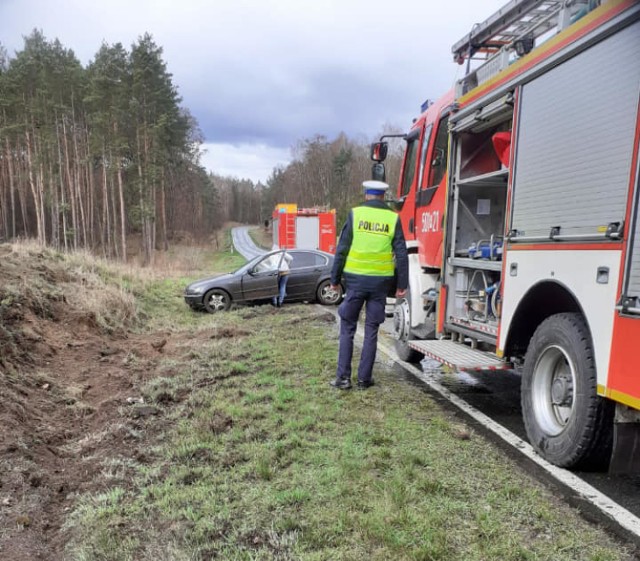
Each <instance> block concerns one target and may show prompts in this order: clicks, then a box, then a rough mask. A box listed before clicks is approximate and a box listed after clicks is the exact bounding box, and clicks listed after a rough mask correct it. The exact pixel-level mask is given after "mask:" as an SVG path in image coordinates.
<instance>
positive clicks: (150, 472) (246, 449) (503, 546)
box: [67, 288, 632, 561]
mask: <svg viewBox="0 0 640 561" xmlns="http://www.w3.org/2000/svg"><path fill="white" fill-rule="evenodd" d="M158 290H159V291H160V292H161V291H162V290H161V288H159V289H158ZM167 290H169V289H167ZM166 298H167V299H170V298H171V295H170V294H166ZM174 312H175V313H174V315H178V314H182V318H183V319H184V321H183V320H182V319H179V318H178V319H177V320H176V321H177V322H178V324H180V325H183V326H185V327H183V329H184V330H185V335H188V336H185V337H183V338H182V341H183V343H182V346H181V348H180V349H179V351H178V353H177V354H176V355H173V356H167V357H166V359H165V364H164V367H163V368H166V370H167V371H169V370H170V371H171V372H172V373H173V375H172V376H171V377H168V376H167V377H162V370H163V369H162V368H161V369H159V372H158V374H159V377H158V378H155V379H152V380H151V381H150V382H148V383H147V385H146V386H145V387H144V388H143V393H144V396H145V399H146V401H147V402H148V403H153V404H154V406H155V407H157V408H158V409H159V410H160V413H161V415H160V416H159V417H155V418H154V420H152V421H151V420H150V421H149V422H148V426H147V430H149V431H150V432H151V431H156V436H155V446H154V447H153V448H152V449H150V450H146V451H143V452H144V454H142V455H141V456H142V457H146V460H144V461H143V460H140V461H138V460H133V459H132V460H130V467H133V470H134V473H135V475H134V477H133V478H131V477H120V478H119V477H118V476H117V474H114V473H111V474H110V479H109V482H108V486H107V490H106V491H104V492H103V493H101V494H99V495H92V496H85V497H83V498H82V499H81V500H80V501H79V503H78V505H77V507H76V509H75V510H74V512H73V513H72V515H71V516H70V518H69V523H68V530H69V531H70V535H71V536H72V539H71V541H70V542H69V544H68V548H67V558H68V559H70V560H74V561H81V560H82V561H84V560H89V559H92V560H95V559H97V560H105V561H106V560H109V561H111V560H112V561H133V560H152V559H153V560H156V561H162V560H167V561H168V560H170V559H171V560H183V559H184V560H187V559H188V560H195V561H205V560H210V559H224V560H231V561H233V560H238V561H240V560H247V561H249V560H294V559H301V560H309V561H315V560H360V559H362V560H364V559H372V560H381V561H382V560H384V561H388V560H415V561H419V560H422V561H427V560H430V561H435V560H465V561H492V560H495V561H498V560H499V561H509V560H514V561H515V560H522V561H524V560H531V561H533V560H536V561H539V560H553V561H564V560H576V561H577V560H580V561H618V560H631V559H632V557H631V553H630V552H626V551H625V550H624V549H623V548H621V547H620V545H619V544H617V543H615V542H614V541H613V540H612V539H611V538H610V537H609V536H608V535H607V534H606V533H605V532H603V531H602V530H600V529H598V528H596V527H594V526H592V525H590V524H588V523H587V522H585V521H584V520H583V519H582V518H580V516H579V515H578V514H577V513H576V512H575V511H574V510H572V509H571V508H569V507H568V506H566V505H565V504H563V503H561V502H559V501H557V500H556V499H555V498H554V497H553V496H552V495H551V494H550V493H549V492H548V491H547V490H545V488H543V487H542V486H540V485H539V484H538V483H537V482H535V481H534V480H533V479H531V478H530V477H529V476H528V475H527V474H526V473H523V472H522V470H521V469H520V468H518V467H517V466H516V465H515V464H514V463H513V462H511V461H510V460H508V459H507V458H505V457H504V456H503V454H502V453H500V452H499V451H498V450H497V449H495V448H494V447H493V446H492V445H491V444H489V443H487V442H486V441H485V440H484V439H483V438H482V437H481V436H479V435H476V434H475V433H473V431H471V430H469V429H468V428H467V427H465V426H464V425H462V424H461V423H460V422H459V421H457V420H456V419H455V418H453V417H451V416H450V415H449V414H447V413H445V412H443V411H442V410H441V409H440V408H439V406H438V405H437V404H436V403H435V402H434V401H432V400H431V399H430V398H429V397H428V396H427V395H425V394H423V393H421V392H420V391H417V390H416V388H415V387H414V386H411V385H409V384H407V383H406V382H404V381H402V380H401V379H397V378H396V376H395V375H394V374H393V372H392V370H391V369H389V368H388V367H387V366H386V365H385V364H383V363H377V364H376V370H375V377H376V380H377V382H378V385H377V386H375V387H374V388H372V389H370V390H368V391H366V392H357V391H351V392H339V391H332V390H330V388H329V387H328V384H327V382H328V381H329V380H330V379H331V378H332V376H333V374H334V367H335V362H336V355H337V340H336V331H335V327H334V325H333V317H332V316H331V315H330V314H328V313H327V312H326V311H322V310H319V309H318V308H317V307H314V306H304V305H296V306H285V307H284V308H282V309H280V310H278V311H277V312H276V311H275V310H274V309H273V308H271V307H268V306H263V307H254V308H240V309H238V310H235V311H232V312H229V313H224V314H219V315H215V316H208V315H205V314H192V313H191V312H190V311H188V310H187V309H186V306H183V308H182V309H180V310H178V308H177V307H176V308H175V310H174ZM189 324H190V325H189ZM187 325H188V326H187Z"/></svg>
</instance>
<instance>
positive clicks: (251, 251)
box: [231, 226, 266, 261]
mask: <svg viewBox="0 0 640 561" xmlns="http://www.w3.org/2000/svg"><path fill="white" fill-rule="evenodd" d="M231 239H232V240H233V247H235V249H236V251H237V252H238V253H239V254H240V255H242V256H243V257H244V258H245V259H246V260H247V261H248V260H250V259H253V258H254V257H256V256H258V255H262V254H263V253H266V251H265V250H264V249H262V248H260V247H258V246H257V245H256V244H255V243H253V240H252V239H251V236H250V235H249V227H248V226H238V227H237V228H233V229H232V230H231Z"/></svg>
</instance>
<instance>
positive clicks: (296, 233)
mask: <svg viewBox="0 0 640 561" xmlns="http://www.w3.org/2000/svg"><path fill="white" fill-rule="evenodd" d="M272 220H273V244H274V245H275V246H276V247H280V248H282V249H294V248H298V249H319V250H321V251H326V252H327V253H335V252H336V211H335V209H331V210H329V209H328V208H318V207H314V208H298V205H296V204H286V203H283V204H279V205H277V206H276V208H275V210H274V211H273V215H272Z"/></svg>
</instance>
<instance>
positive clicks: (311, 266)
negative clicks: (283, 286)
mask: <svg viewBox="0 0 640 561" xmlns="http://www.w3.org/2000/svg"><path fill="white" fill-rule="evenodd" d="M289 253H290V255H291V256H292V257H293V260H292V261H291V263H289V268H290V269H291V272H290V276H289V281H288V283H287V300H313V299H314V298H315V294H316V287H317V286H318V278H319V277H320V275H321V274H322V272H323V271H324V268H325V266H326V264H327V258H326V257H324V256H323V255H321V254H319V253H315V252H313V251H290V252H289Z"/></svg>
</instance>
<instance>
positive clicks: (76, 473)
mask: <svg viewBox="0 0 640 561" xmlns="http://www.w3.org/2000/svg"><path fill="white" fill-rule="evenodd" d="M87 278H88V277H86V276H84V277H83V275H79V276H78V278H77V279H74V278H73V274H71V273H69V270H68V266H63V264H57V263H56V262H55V261H52V260H51V256H50V255H47V254H46V253H38V252H36V253H35V254H29V255H20V254H16V253H15V252H12V251H11V247H10V246H6V245H5V246H0V559H3V560H4V559H7V560H11V561H27V560H34V559H47V560H49V559H51V560H57V559H62V558H63V548H64V544H65V543H66V541H67V540H68V537H69V535H68V530H67V529H65V527H64V522H65V518H66V517H67V515H68V514H69V513H70V512H71V511H72V506H73V505H74V501H75V499H76V498H77V497H78V496H79V495H80V494H83V493H93V492H100V491H101V490H102V489H101V486H106V485H108V481H109V473H106V472H105V470H106V471H108V470H109V469H113V470H119V471H120V472H122V470H126V469H127V468H126V466H127V460H128V459H134V460H135V461H136V463H138V464H140V463H146V462H148V461H149V460H150V458H148V457H146V455H147V454H149V452H148V451H146V450H147V448H148V446H147V444H148V443H149V442H150V441H151V440H152V439H153V438H154V435H157V434H159V432H160V431H162V430H163V426H162V423H163V421H162V415H160V414H159V413H161V408H162V407H163V406H164V405H165V404H164V403H163V396H162V395H159V396H155V400H154V404H153V405H151V404H149V403H145V402H144V399H143V398H142V397H141V388H142V386H143V385H144V383H145V381H147V380H148V379H150V378H152V377H153V378H155V377H157V376H158V375H161V376H171V375H172V372H171V371H170V370H167V369H166V368H165V369H164V370H162V372H159V371H158V365H159V363H160V362H161V360H163V359H167V358H172V357H174V356H175V358H176V359H177V360H178V359H179V358H180V355H181V354H182V353H184V352H185V349H184V348H182V344H183V343H186V342H187V341H186V339H187V338H188V339H189V340H190V341H191V342H193V337H194V335H193V334H192V333H191V334H188V335H187V334H186V333H184V334H180V333H173V334H172V333H169V332H154V333H146V334H139V333H132V331H131V330H128V329H109V330H105V328H104V325H100V322H99V321H97V318H96V315H95V313H93V312H84V311H82V310H79V308H78V306H76V305H73V302H72V301H70V300H71V298H70V296H69V295H70V293H71V294H72V293H73V291H74V289H73V283H74V282H78V283H79V284H78V290H80V285H81V284H82V283H85V284H86V283H87V282H88V280H87ZM61 284H66V286H67V290H66V291H64V290H61V289H60V286H61ZM36 285H37V288H36ZM70 287H71V291H70V290H69V288H70ZM233 335H234V334H233V333H223V332H219V333H216V334H211V333H207V332H206V331H203V332H200V333H199V334H198V335H197V336H198V337H212V336H217V337H220V336H231V337H232V336H233ZM171 399H174V396H170V395H167V396H166V400H171ZM105 465H106V466H112V467H111V468H109V467H107V468H105ZM120 475H122V473H120Z"/></svg>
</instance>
